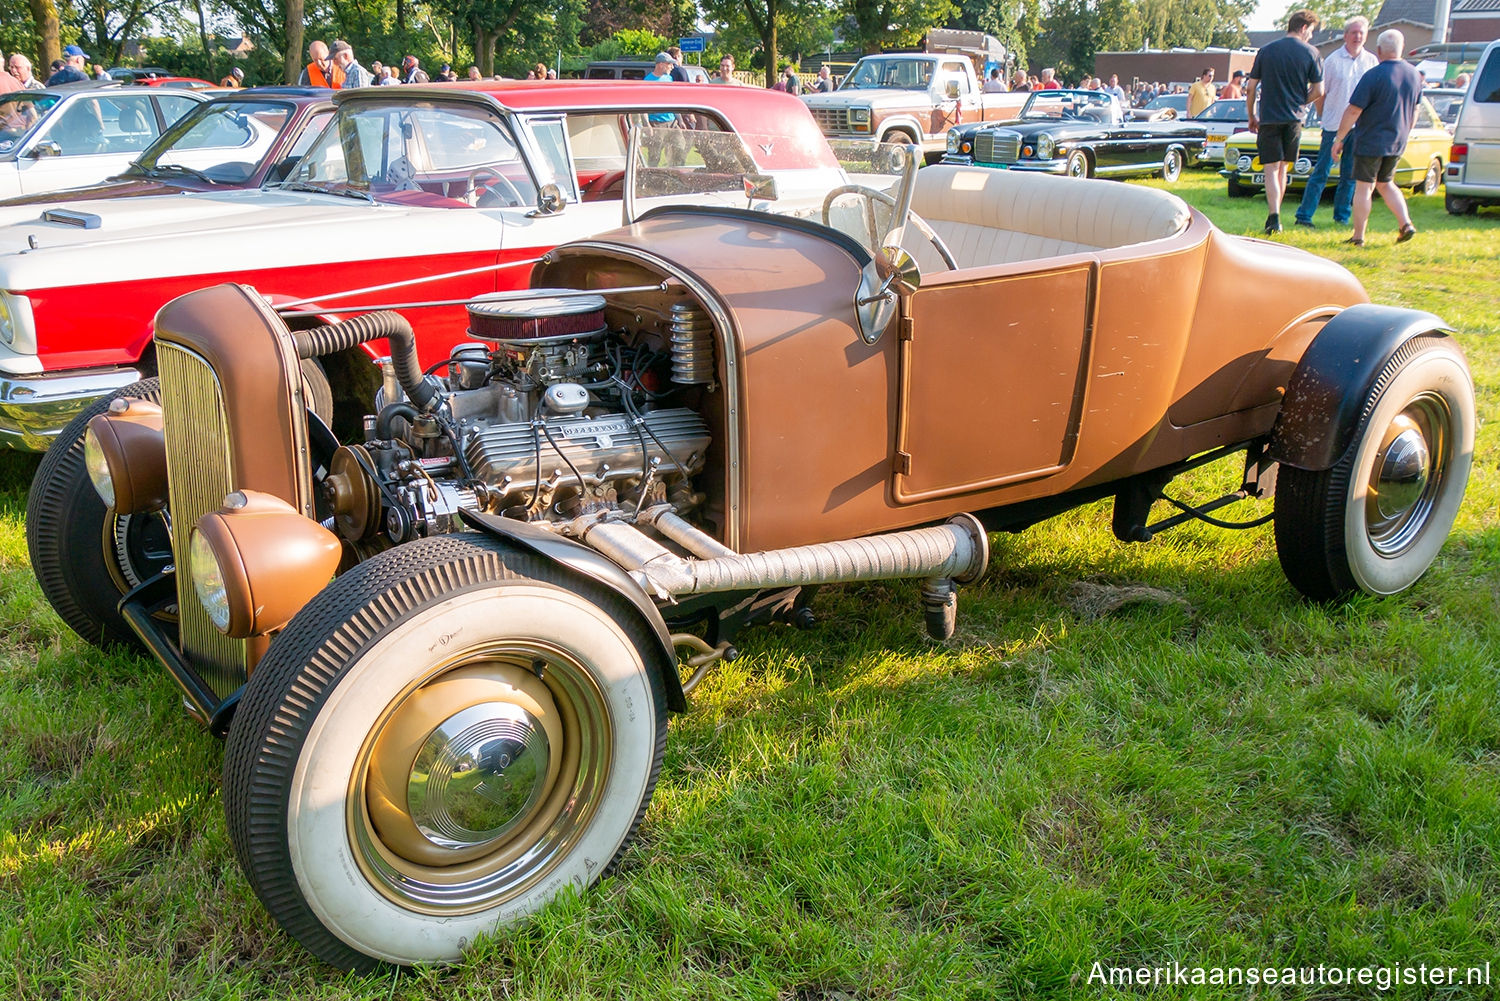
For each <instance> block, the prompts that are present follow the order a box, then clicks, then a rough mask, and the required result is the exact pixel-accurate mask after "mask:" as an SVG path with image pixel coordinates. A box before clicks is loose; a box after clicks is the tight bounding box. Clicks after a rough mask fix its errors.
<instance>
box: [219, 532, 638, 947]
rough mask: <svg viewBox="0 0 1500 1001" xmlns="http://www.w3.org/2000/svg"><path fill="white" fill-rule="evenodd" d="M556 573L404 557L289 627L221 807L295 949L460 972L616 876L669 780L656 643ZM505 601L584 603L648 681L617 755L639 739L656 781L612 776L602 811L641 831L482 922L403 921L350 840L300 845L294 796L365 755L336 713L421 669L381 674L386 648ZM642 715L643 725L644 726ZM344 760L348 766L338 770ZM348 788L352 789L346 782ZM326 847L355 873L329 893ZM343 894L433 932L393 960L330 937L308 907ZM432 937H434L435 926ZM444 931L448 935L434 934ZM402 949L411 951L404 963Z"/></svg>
mask: <svg viewBox="0 0 1500 1001" xmlns="http://www.w3.org/2000/svg"><path fill="white" fill-rule="evenodd" d="M549 573H550V575H551V576H552V577H553V579H558V578H557V575H556V573H555V571H553V570H552V565H551V564H550V563H548V562H547V561H545V560H542V559H540V558H538V557H534V556H531V555H530V554H518V553H514V552H511V551H507V550H505V549H504V547H502V546H499V545H498V544H496V543H494V542H493V541H492V540H489V539H487V538H486V537H483V536H475V535H467V536H450V537H444V538H437V539H431V540H425V541H421V542H415V543H410V544H408V545H406V546H401V547H397V548H396V549H393V550H390V551H387V552H386V553H383V554H381V555H380V556H377V557H375V558H374V559H372V560H369V561H366V562H365V563H363V564H361V565H360V566H358V567H356V568H355V569H354V570H352V571H350V572H349V573H348V574H345V575H344V576H342V577H340V578H338V579H337V580H335V582H334V583H333V584H332V585H330V586H329V588H327V589H326V590H325V591H324V592H323V593H321V594H320V595H319V596H318V597H317V598H315V599H314V600H313V601H312V602H310V603H309V605H308V606H307V607H306V608H304V609H303V611H302V612H300V613H299V614H298V616H297V617H296V618H294V619H293V620H292V623H291V624H290V625H289V626H288V627H287V629H286V630H285V631H284V632H283V633H282V634H281V635H280V636H278V637H277V640H276V641H275V642H274V643H273V644H272V646H271V649H270V651H269V652H268V653H267V655H266V657H265V658H264V659H263V660H262V662H261V664H260V665H259V666H258V667H257V669H256V672H255V674H254V675H253V676H252V679H251V683H250V685H249V686H248V687H247V689H246V692H245V695H244V698H243V700H242V702H241V704H240V708H239V710H238V712H237V714H236V718H235V721H234V726H233V727H232V729H231V730H230V734H229V740H228V744H227V747H226V750H225V759H224V802H225V811H226V818H227V821H228V826H229V831H230V837H231V841H232V843H233V844H234V847H235V852H236V855H237V856H238V857H239V859H240V862H241V865H242V866H243V867H244V869H245V872H246V874H247V876H248V877H249V879H250V882H251V885H252V886H253V887H254V888H255V891H256V893H257V895H258V896H259V897H260V898H261V900H262V902H263V903H265V905H266V907H267V909H268V910H269V911H270V912H271V914H272V915H273V917H275V918H276V920H277V921H278V922H280V923H281V925H282V926H283V927H284V928H285V929H286V930H287V931H288V932H289V933H290V934H291V935H292V936H293V937H294V938H296V939H297V940H298V941H299V942H301V943H302V944H303V945H304V946H305V947H307V948H308V949H309V950H310V951H312V952H313V953H315V954H316V955H318V956H319V957H320V958H322V959H324V960H326V961H328V962H330V963H333V964H334V965H336V966H340V967H343V968H346V969H369V968H372V967H374V966H376V965H378V963H379V962H382V961H384V962H396V963H409V962H426V961H438V962H442V961H451V960H454V959H457V958H458V956H459V953H460V951H461V950H462V948H463V947H464V946H465V945H466V944H467V942H468V941H469V940H470V939H471V938H472V936H473V935H474V934H477V933H479V932H482V931H487V930H490V929H493V928H494V927H495V925H496V923H497V922H500V921H509V920H514V919H516V918H517V917H519V916H521V915H522V914H524V913H529V912H530V911H531V910H534V909H536V907H538V906H541V905H542V904H544V903H545V902H546V900H545V898H546V897H547V896H550V895H551V894H553V893H555V892H556V891H557V890H558V889H561V888H562V886H563V885H569V884H570V885H575V886H578V887H579V888H582V887H584V886H587V885H589V884H591V883H592V882H594V881H596V880H597V879H599V878H602V877H603V876H605V875H608V873H609V872H610V871H612V870H613V868H614V866H615V865H616V864H617V863H618V860H619V857H620V855H621V854H622V853H623V851H624V848H625V846H626V845H628V843H629V841H630V839H631V837H632V836H633V833H634V830H635V827H636V825H638V824H639V822H640V819H641V817H642V816H643V815H644V812H645V809H646V806H647V804H648V803H649V801H650V797H651V792H652V789H653V788H654V785H655V780H656V775H657V770H658V769H659V767H660V762H661V755H662V748H663V746H664V742H665V737H666V704H665V702H666V700H665V694H664V690H663V685H662V681H661V677H660V674H659V673H658V672H657V671H655V670H652V668H651V664H650V662H649V658H650V657H651V656H652V654H651V653H650V652H649V648H648V647H647V646H646V645H645V644H647V643H649V642H650V637H649V633H648V631H647V630H646V628H645V627H644V626H643V625H642V624H641V623H640V622H639V621H638V619H633V618H630V617H629V615H628V613H627V614H622V613H621V609H620V608H618V607H611V606H616V605H622V604H623V602H622V601H621V600H620V599H619V598H618V596H613V595H612V592H608V591H607V589H605V588H603V587H602V586H599V587H597V588H593V589H591V588H589V587H575V586H573V582H568V585H567V586H566V587H560V586H557V585H556V584H553V583H547V582H545V581H540V580H538V579H537V578H538V577H546V576H548V575H549ZM497 589H502V590H510V592H511V596H524V597H525V598H527V600H529V601H530V602H531V604H530V605H529V607H531V608H533V609H535V608H537V607H539V602H540V599H539V597H538V596H539V595H540V594H541V593H543V592H547V593H548V595H549V597H550V598H551V600H552V601H553V602H557V601H558V599H562V600H563V601H564V602H573V603H575V605H574V607H577V605H578V604H586V605H589V606H591V607H592V608H594V609H595V610H596V611H597V612H598V613H599V616H600V617H602V618H603V619H605V620H607V621H608V623H609V626H608V628H613V629H614V630H616V631H617V632H619V634H620V635H621V636H622V637H624V638H628V639H629V640H630V641H631V643H632V644H633V646H634V649H635V650H636V651H637V653H636V656H637V657H638V658H639V661H640V665H641V667H642V668H643V669H641V670H637V671H636V672H635V675H636V677H635V679H634V681H633V682H631V683H628V684H627V685H626V687H627V688H629V691H628V692H627V691H625V690H624V689H621V690H620V691H619V692H617V693H614V694H615V695H617V696H618V697H619V698H622V699H627V700H628V701H629V702H630V708H629V710H628V711H627V710H626V709H624V708H621V706H623V703H617V704H614V705H613V706H612V711H614V710H615V709H618V711H619V713H620V714H621V715H620V718H619V720H617V721H616V723H615V727H616V730H617V731H618V733H617V736H616V743H615V749H616V751H617V752H618V751H619V750H620V749H621V748H622V747H624V744H623V743H622V742H623V741H626V740H627V739H629V740H630V741H632V742H633V743H632V744H631V746H630V747H629V748H627V749H628V750H630V751H631V753H633V754H636V755H641V754H644V755H646V756H647V758H648V760H649V767H648V769H647V771H646V773H645V774H644V775H642V774H639V773H632V774H631V775H626V774H625V773H624V767H623V766H621V765H619V764H618V763H617V765H616V767H614V768H612V772H611V776H610V778H609V779H608V780H607V782H606V785H605V792H604V793H602V794H601V796H602V797H606V798H607V797H610V796H614V797H615V801H614V803H613V804H612V805H611V807H610V809H611V810H612V811H613V813H612V814H611V818H610V823H611V824H612V825H615V827H616V828H617V827H618V825H619V824H620V823H621V821H622V819H623V820H625V821H628V824H627V825H626V826H627V827H628V829H627V830H625V831H624V833H623V836H622V837H620V838H616V837H614V834H615V833H618V831H617V830H615V831H613V832H612V833H609V834H608V835H607V836H603V841H605V842H609V844H608V845H607V847H608V851H603V850H602V848H601V847H600V846H599V845H592V846H591V847H592V851H593V854H592V855H589V856H587V864H586V865H585V863H584V861H583V859H584V856H583V855H582V854H581V853H579V854H578V855H577V856H572V855H570V860H569V862H568V863H567V864H565V865H562V866H559V868H558V869H557V870H555V871H553V872H552V873H549V875H548V879H547V881H546V883H545V886H544V887H539V888H537V890H536V893H538V894H540V895H541V896H540V897H527V898H524V899H521V900H519V901H508V902H506V903H504V904H502V905H499V906H497V907H494V908H491V909H490V910H487V911H485V912H482V913H481V914H478V915H469V916H466V917H462V918H445V919H442V920H441V921H439V920H438V919H432V918H429V917H426V916H423V915H418V914H415V913H412V912H406V911H402V910H401V909H400V908H397V907H395V905H392V904H390V903H389V902H388V901H385V900H384V898H382V897H380V896H379V894H378V892H377V891H375V890H373V889H372V888H371V887H370V886H369V884H368V881H366V883H365V884H364V886H363V888H362V889H361V888H360V887H359V886H358V884H357V881H356V880H354V879H353V877H351V876H350V875H349V873H351V872H353V871H355V870H354V869H353V868H352V867H353V862H352V860H351V859H352V852H351V850H350V849H349V847H348V840H349V839H348V830H347V826H346V825H344V824H342V823H340V825H338V829H337V833H336V834H330V835H329V836H328V837H326V838H325V837H319V838H316V839H313V838H306V839H304V838H303V837H302V835H301V834H300V833H299V830H303V831H305V827H299V825H300V824H302V822H303V818H302V817H301V816H300V815H299V816H298V817H297V819H294V818H293V813H294V811H293V802H294V797H296V796H299V795H303V794H305V793H306V789H307V787H306V785H305V784H303V783H304V781H305V774H304V776H303V777H299V772H302V773H308V772H309V769H311V768H312V767H313V766H311V765H308V766H303V765H301V764H299V762H300V761H301V759H302V758H303V756H304V755H305V754H309V753H310V754H312V755H313V756H315V757H316V756H317V755H320V754H321V755H323V757H320V758H318V759H317V765H316V772H317V774H319V775H323V774H325V772H326V768H327V767H334V770H337V768H336V767H335V766H336V765H338V764H339V763H340V762H342V759H343V757H345V756H348V755H349V754H351V753H353V751H352V750H351V749H346V748H344V747H343V744H344V743H347V741H343V742H330V738H329V734H330V733H338V732H340V731H341V730H348V729H350V728H354V729H358V728H359V727H360V726H361V725H362V723H361V722H360V719H359V718H358V716H357V715H346V716H344V717H343V718H342V719H341V718H340V717H339V714H340V713H341V712H342V713H349V712H351V710H352V711H353V712H354V713H356V714H357V713H358V712H360V711H362V710H360V709H359V708H358V703H359V701H360V700H363V701H366V702H368V701H369V700H371V699H373V700H374V701H376V702H378V701H379V700H380V698H381V697H382V696H381V695H380V694H370V693H368V692H366V689H367V688H369V687H370V686H375V691H376V692H383V691H384V688H382V687H381V686H386V687H389V686H390V685H392V684H395V683H396V679H392V678H389V677H385V675H388V674H392V673H394V675H396V676H397V678H399V677H401V676H408V677H409V676H410V675H411V673H412V672H413V671H417V670H418V669H419V668H418V667H416V666H414V665H412V664H409V663H397V662H393V661H392V659H391V658H389V657H388V658H386V659H385V660H383V661H380V666H379V667H377V666H376V660H375V658H378V657H379V656H380V654H381V653H382V652H387V651H388V650H389V649H390V648H389V647H387V646H383V644H390V643H392V642H396V643H401V642H407V643H409V642H410V641H412V639H413V637H414V636H415V635H416V633H417V630H418V626H417V624H416V622H417V620H420V621H421V623H424V624H425V625H431V623H433V622H439V621H441V616H442V615H444V614H447V613H448V612H450V611H452V610H454V609H456V608H460V607H462V605H463V603H465V602H466V601H478V600H479V599H481V598H484V597H486V596H491V597H493V596H494V593H495V592H496V590H497ZM591 591H592V592H597V593H590V592H591ZM611 597H613V599H614V600H613V601H612V600H611ZM518 604H525V602H519V601H518ZM356 619H357V620H358V621H355V620H356ZM469 621H471V622H474V623H478V625H476V628H478V629H484V628H498V627H495V626H494V625H493V624H492V623H490V622H489V621H488V620H483V621H481V620H480V619H477V618H473V617H471V619H470V620H469ZM534 622H535V619H534V618H533V619H532V620H529V621H528V622H527V623H526V624H525V628H531V627H532V624H533V623H534ZM425 625H424V626H423V627H422V629H421V634H422V635H423V636H426V637H427V642H429V643H431V642H432V641H433V640H434V639H436V637H435V636H432V635H430V631H428V630H427V629H426V628H425ZM583 625H584V626H587V628H588V629H597V628H605V627H601V626H600V625H599V619H598V618H596V619H594V620H593V621H591V622H585V623H583ZM346 626H347V627H346ZM514 631H515V630H512V632H514ZM393 638H394V639H393ZM400 660H401V658H400V657H397V658H396V661H400ZM613 670H618V668H615V669H613ZM637 682H638V683H637ZM606 691H607V693H608V688H607V687H606ZM351 699H352V700H355V701H350V700H351ZM633 713H634V714H639V719H637V716H636V715H632V714H633ZM627 716H628V717H629V718H628V720H627V719H626V717H627ZM334 758H338V759H339V761H338V762H333V765H329V762H332V761H333V759H334ZM309 760H311V759H309ZM632 760H634V759H632ZM622 776H623V777H622ZM348 777H349V776H342V777H341V778H340V779H339V780H338V781H344V780H346V779H347V778H348ZM635 781H643V782H644V788H643V789H639V788H637V787H636V786H634V785H632V783H633V782H635ZM622 783H623V784H622ZM298 790H301V792H300V793H299V792H298ZM622 790H623V792H624V793H628V794H629V795H636V796H637V799H638V801H636V800H632V801H630V802H628V803H626V802H625V800H626V799H627V798H629V796H628V795H621V792H622ZM632 790H633V791H632ZM601 809H602V808H601ZM621 811H626V812H621ZM627 812H628V816H627V815H626V813H627ZM596 819H597V818H596ZM591 823H592V822H591ZM590 836H592V832H591V835H590ZM327 841H333V842H336V843H335V844H333V845H332V846H331V847H330V846H326V845H324V843H325V842H327ZM601 844H602V842H601ZM320 845H324V847H327V848H329V850H330V851H332V853H333V856H340V853H342V857H344V860H345V862H346V863H347V864H342V863H341V864H338V865H335V866H333V867H332V868H342V870H343V872H344V875H339V874H334V875H333V877H332V878H331V879H329V878H327V873H325V872H323V871H322V869H320V870H319V872H318V873H315V874H309V872H308V871H306V867H307V866H308V865H310V864H312V863H311V862H310V861H308V860H309V859H310V858H311V856H312V855H316V854H318V849H319V846H320ZM299 860H302V861H301V862H300V863H299ZM299 864H300V865H301V866H302V868H300V869H299ZM323 868H328V867H323ZM585 869H586V870H587V872H586V873H585V871H584V870H585ZM585 876H586V877H587V878H585ZM340 881H342V883H343V885H344V887H345V890H344V891H343V892H345V893H347V894H348V895H350V896H357V897H360V898H361V900H360V906H365V907H369V906H374V907H375V908H376V911H377V912H378V911H379V909H380V907H381V906H382V905H384V907H385V910H386V912H387V913H386V915H385V918H384V919H383V920H384V921H385V922H387V923H388V922H390V921H391V920H392V919H397V920H401V921H404V922H405V924H406V925H407V926H408V930H410V929H411V928H412V927H414V925H413V923H414V922H415V923H417V924H421V925H422V927H421V928H420V929H419V931H420V934H409V935H408V934H402V935H399V936H398V938H399V939H406V940H409V941H410V944H409V945H405V946H401V947H399V948H395V949H390V948H383V947H381V943H379V942H376V941H374V940H373V939H366V938H363V937H362V936H361V933H360V931H359V929H355V931H354V932H353V933H351V932H350V930H349V929H348V928H338V929H337V930H336V929H335V928H334V927H330V925H337V924H338V919H336V918H335V919H334V920H328V919H329V918H330V916H331V915H332V914H333V911H331V910H330V908H335V909H337V908H339V907H341V906H343V903H344V902H343V901H339V900H333V901H330V900H328V899H309V894H310V893H311V894H312V895H313V896H314V897H317V895H318V894H320V893H323V894H325V895H326V891H325V888H324V887H325V884H329V885H331V884H333V883H339V882H340ZM351 888H352V889H351ZM355 909H356V910H357V909H358V908H355ZM395 912H399V913H395ZM424 922H435V923H436V924H435V925H434V926H429V925H428V924H424ZM444 922H446V923H447V925H448V927H446V928H442V927H436V925H441V924H443V923H444ZM372 934H373V933H372ZM445 936H447V937H445ZM434 942H435V943H437V944H436V945H434V944H433V943H434ZM385 944H386V945H389V944H390V943H389V942H387V943H385ZM401 948H405V949H407V950H409V951H405V952H403V951H401ZM423 950H426V951H423Z"/></svg>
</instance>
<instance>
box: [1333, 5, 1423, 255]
mask: <svg viewBox="0 0 1500 1001" xmlns="http://www.w3.org/2000/svg"><path fill="white" fill-rule="evenodd" d="M1405 47H1406V38H1405V36H1404V35H1402V34H1401V32H1399V31H1397V30H1396V29H1395V28H1391V29H1389V30H1387V31H1382V32H1381V33H1380V37H1379V38H1377V39H1376V40H1375V56H1376V58H1377V59H1379V60H1380V62H1379V63H1377V64H1376V65H1375V68H1374V69H1372V70H1370V71H1369V72H1368V73H1366V74H1365V75H1364V76H1362V77H1360V79H1359V83H1358V84H1356V85H1355V87H1354V93H1353V94H1351V95H1349V107H1348V109H1347V110H1346V111H1345V112H1344V117H1343V120H1342V121H1340V122H1339V133H1338V136H1337V138H1335V139H1334V141H1333V155H1334V156H1339V155H1340V154H1341V153H1342V151H1343V148H1344V140H1345V139H1347V138H1348V136H1349V130H1350V129H1352V128H1354V126H1355V124H1356V123H1357V124H1358V125H1359V129H1358V130H1357V131H1356V132H1355V133H1354V216H1353V219H1352V221H1353V223H1354V234H1353V235H1352V236H1350V237H1349V242H1350V243H1352V244H1354V245H1355V246H1356V247H1363V246H1364V244H1365V223H1366V222H1368V221H1369V219H1370V204H1371V202H1372V200H1373V199H1372V197H1371V196H1372V194H1373V192H1374V191H1375V190H1376V189H1377V188H1378V189H1379V191H1380V197H1381V198H1382V199H1383V200H1384V201H1385V206H1386V208H1388V209H1390V210H1391V214H1392V215H1394V216H1395V217H1396V221H1397V222H1399V223H1400V224H1401V229H1400V230H1399V231H1398V233H1397V235H1396V242H1397V243H1405V242H1406V241H1407V240H1410V239H1411V238H1412V237H1414V236H1416V235H1417V227H1415V226H1413V225H1412V224H1411V214H1410V213H1409V212H1408V211H1407V209H1406V199H1405V198H1404V197H1403V196H1402V194H1401V189H1400V188H1398V187H1396V183H1395V181H1394V180H1393V178H1394V177H1395V175H1396V164H1397V162H1398V161H1399V160H1400V159H1401V154H1402V153H1403V152H1404V151H1405V150H1406V138H1407V136H1408V135H1409V134H1410V132H1411V126H1412V122H1413V121H1414V120H1415V118H1416V115H1417V102H1419V101H1420V100H1421V99H1422V78H1421V76H1419V75H1418V73H1417V71H1416V70H1415V69H1413V68H1412V66H1411V64H1410V63H1408V62H1407V61H1406V60H1404V59H1402V58H1401V51H1402V49H1404V48H1405Z"/></svg>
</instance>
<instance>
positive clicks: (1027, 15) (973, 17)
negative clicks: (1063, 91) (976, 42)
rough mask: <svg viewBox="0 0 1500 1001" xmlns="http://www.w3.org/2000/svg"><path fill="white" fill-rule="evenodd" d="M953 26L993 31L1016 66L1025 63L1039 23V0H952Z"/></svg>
mask: <svg viewBox="0 0 1500 1001" xmlns="http://www.w3.org/2000/svg"><path fill="white" fill-rule="evenodd" d="M956 2H957V4H958V14H957V17H956V19H955V20H954V21H953V26H954V27H956V28H967V29H969V30H970V31H983V32H985V33H986V34H989V35H994V36H995V37H996V38H997V39H999V41H1000V44H1001V45H1004V46H1005V49H1006V51H1007V52H1009V53H1011V54H1012V55H1013V56H1015V58H1016V64H1017V65H1018V66H1025V65H1026V56H1027V53H1028V52H1030V51H1031V46H1032V44H1033V43H1034V41H1035V39H1036V36H1037V32H1038V31H1039V30H1040V23H1041V0H956Z"/></svg>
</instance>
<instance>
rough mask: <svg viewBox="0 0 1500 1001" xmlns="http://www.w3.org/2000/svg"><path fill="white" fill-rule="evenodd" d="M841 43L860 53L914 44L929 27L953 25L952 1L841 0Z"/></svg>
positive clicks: (954, 8)
mask: <svg viewBox="0 0 1500 1001" xmlns="http://www.w3.org/2000/svg"><path fill="white" fill-rule="evenodd" d="M839 9H840V12H841V13H842V14H844V15H845V18H846V20H845V21H844V41H845V43H846V44H849V45H853V46H856V47H858V49H859V50H860V51H861V52H880V51H882V50H884V49H889V48H899V47H902V46H911V45H915V44H917V43H918V42H920V41H921V40H922V36H923V35H925V34H927V30H928V29H929V28H932V27H940V26H942V25H946V24H950V23H952V21H953V19H954V18H955V17H956V16H957V15H958V8H957V7H956V6H954V4H953V2H952V0H843V2H842V4H841V6H840V8H839Z"/></svg>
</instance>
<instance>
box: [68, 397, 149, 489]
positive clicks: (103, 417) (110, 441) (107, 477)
mask: <svg viewBox="0 0 1500 1001" xmlns="http://www.w3.org/2000/svg"><path fill="white" fill-rule="evenodd" d="M83 451H84V463H85V465H86V466H87V468H88V471H89V479H90V480H91V481H93V484H94V489H95V490H97V491H99V496H100V497H102V498H103V499H104V503H105V504H107V505H109V506H110V507H113V508H114V509H115V512H116V513H117V514H141V513H142V512H145V511H159V510H160V509H162V508H164V507H166V506H167V447H166V444H165V443H164V442H163V441H162V434H161V407H158V406H157V405H156V404H154V403H151V402H149V401H147V400H136V399H131V398H127V397H121V398H120V399H118V400H115V401H114V402H113V403H111V404H110V405H109V412H108V413H105V414H100V415H99V416H97V417H95V418H94V419H93V420H91V421H89V427H88V430H87V431H86V432H84V438H83Z"/></svg>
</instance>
